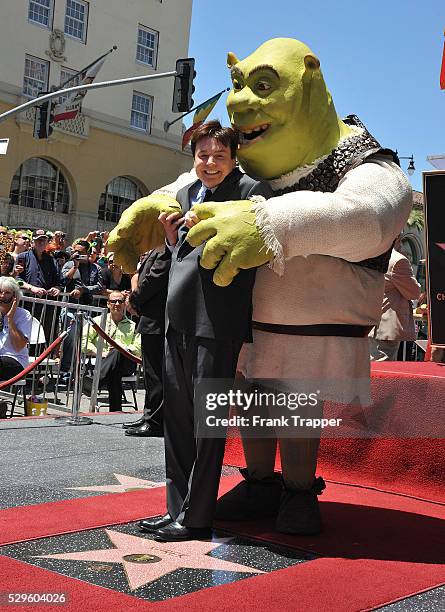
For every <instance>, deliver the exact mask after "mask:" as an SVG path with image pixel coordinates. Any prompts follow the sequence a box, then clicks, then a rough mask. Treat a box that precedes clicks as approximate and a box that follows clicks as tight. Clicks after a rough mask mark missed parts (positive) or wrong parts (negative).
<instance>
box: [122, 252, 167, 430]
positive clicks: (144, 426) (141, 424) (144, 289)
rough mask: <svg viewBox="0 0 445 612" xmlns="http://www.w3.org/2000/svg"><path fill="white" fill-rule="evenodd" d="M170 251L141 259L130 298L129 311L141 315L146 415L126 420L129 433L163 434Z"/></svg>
mask: <svg viewBox="0 0 445 612" xmlns="http://www.w3.org/2000/svg"><path fill="white" fill-rule="evenodd" d="M170 263H171V253H170V251H169V250H168V249H167V248H166V249H164V250H163V251H162V252H161V251H157V250H153V251H151V252H150V253H149V254H148V255H147V256H146V258H145V259H144V260H143V261H142V263H141V267H140V268H139V272H138V282H137V288H136V289H135V290H134V291H132V293H131V294H130V296H129V298H128V303H129V306H130V311H131V312H134V313H136V314H139V315H140V319H139V323H138V327H137V331H138V332H139V333H140V334H141V339H142V361H143V368H144V381H145V404H144V416H143V417H142V418H141V419H139V420H138V421H134V422H132V423H124V425H123V428H124V429H126V432H125V435H126V436H140V437H147V436H162V435H163V395H164V394H163V388H162V378H163V373H162V371H163V363H164V337H165V302H166V300H167V286H168V273H169V270H170Z"/></svg>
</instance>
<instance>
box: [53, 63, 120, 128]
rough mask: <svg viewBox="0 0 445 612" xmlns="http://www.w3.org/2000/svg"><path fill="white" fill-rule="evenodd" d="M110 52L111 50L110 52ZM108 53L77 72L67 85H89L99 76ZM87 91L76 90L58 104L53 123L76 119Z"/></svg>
mask: <svg viewBox="0 0 445 612" xmlns="http://www.w3.org/2000/svg"><path fill="white" fill-rule="evenodd" d="M108 53H109V52H108ZM108 53H105V55H102V56H101V57H100V58H99V59H97V60H96V61H95V62H93V63H92V64H90V65H89V66H87V67H86V68H84V69H83V70H81V71H80V72H78V73H77V74H75V75H74V76H73V77H71V79H69V81H67V82H66V83H65V84H64V85H65V87H67V86H68V87H74V86H75V85H89V84H90V83H92V82H93V81H94V79H95V78H96V76H97V73H98V72H99V70H100V69H101V68H102V66H103V65H104V62H105V60H106V57H107V55H108ZM87 93H88V90H87V91H74V92H73V93H71V94H70V95H69V96H68V97H67V99H66V100H65V101H64V102H62V103H61V104H56V106H55V108H54V119H53V121H52V123H57V122H58V121H65V120H67V119H75V118H76V117H77V113H78V112H79V111H80V107H81V105H82V101H83V99H84V98H85V96H86V95H87Z"/></svg>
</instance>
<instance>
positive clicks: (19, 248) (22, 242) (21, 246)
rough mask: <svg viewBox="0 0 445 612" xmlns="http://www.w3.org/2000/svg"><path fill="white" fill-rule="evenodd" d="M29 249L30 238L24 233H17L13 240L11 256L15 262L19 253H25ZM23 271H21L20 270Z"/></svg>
mask: <svg viewBox="0 0 445 612" xmlns="http://www.w3.org/2000/svg"><path fill="white" fill-rule="evenodd" d="M30 248H31V238H30V236H29V234H27V233H26V232H23V231H21V232H17V234H16V235H15V239H14V250H13V251H12V256H13V257H14V259H15V260H16V259H17V257H18V256H19V255H20V253H26V251H29V249H30ZM21 271H23V270H21Z"/></svg>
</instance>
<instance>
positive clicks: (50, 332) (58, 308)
mask: <svg viewBox="0 0 445 612" xmlns="http://www.w3.org/2000/svg"><path fill="white" fill-rule="evenodd" d="M71 299H73V298H70V297H69V294H67V293H61V294H60V295H59V296H58V298H56V299H40V298H36V297H30V296H28V295H25V296H24V297H23V299H22V300H21V301H20V303H19V306H21V307H23V308H26V309H27V310H29V312H30V313H31V315H32V317H33V325H32V332H31V338H30V342H29V349H30V360H31V361H32V360H33V359H35V358H36V357H37V356H38V355H40V354H41V353H42V351H43V350H44V349H45V348H46V347H47V346H48V345H49V344H50V343H51V342H52V341H53V340H54V339H55V338H57V337H58V336H59V335H60V334H61V333H62V332H63V331H65V330H69V332H70V333H69V334H68V337H67V338H65V340H64V342H63V346H62V349H61V351H60V353H59V354H53V355H51V356H50V358H47V359H45V360H44V361H43V362H42V364H40V365H39V367H38V368H36V369H35V370H33V371H32V373H31V374H30V375H29V376H30V378H29V379H27V382H28V384H29V385H30V386H31V389H30V391H29V393H30V394H32V395H39V396H40V397H42V399H43V401H47V402H48V407H50V408H53V409H55V410H62V411H63V410H65V411H68V410H69V404H70V396H71V394H72V393H73V387H74V384H73V383H74V382H75V377H74V376H73V373H74V372H75V371H79V372H80V379H81V380H82V379H83V376H84V374H85V368H86V360H85V352H84V351H83V352H82V363H81V366H80V370H78V366H77V364H76V362H75V354H76V332H75V329H76V327H75V325H74V322H75V320H76V314H77V313H79V312H82V313H84V315H85V317H84V320H85V321H87V319H88V317H91V318H95V317H98V316H100V323H99V324H100V326H101V327H105V322H106V317H107V309H106V308H101V307H99V306H86V305H84V304H79V303H78V302H77V301H74V302H72V301H68V300H71ZM71 325H73V327H72V328H71ZM89 327H90V324H89V323H88V322H86V325H85V330H84V334H85V336H86V334H87V333H88V331H89ZM83 346H84V345H83ZM102 349H103V340H102V338H100V337H99V339H98V343H97V356H96V357H97V358H96V367H95V368H94V370H93V372H92V378H93V381H92V390H91V399H90V412H95V411H96V405H97V394H98V387H99V377H100V364H101V362H102ZM64 350H65V355H64V354H63V351H64ZM69 352H71V354H69ZM62 365H64V368H63V371H65V372H67V376H66V377H65V378H64V379H63V380H62V378H61V371H62V370H61V366H62ZM80 382H81V381H80V380H78V381H77V384H79V383H80ZM63 396H64V398H63V399H62V397H63ZM79 397H80V395H79ZM73 401H74V394H73ZM76 410H77V411H78V410H79V406H77V407H76Z"/></svg>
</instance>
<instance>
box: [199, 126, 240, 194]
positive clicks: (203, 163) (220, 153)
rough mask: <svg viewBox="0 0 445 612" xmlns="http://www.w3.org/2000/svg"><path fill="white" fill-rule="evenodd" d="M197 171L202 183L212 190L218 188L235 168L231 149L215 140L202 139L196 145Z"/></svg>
mask: <svg viewBox="0 0 445 612" xmlns="http://www.w3.org/2000/svg"><path fill="white" fill-rule="evenodd" d="M194 164H195V171H196V175H197V177H198V178H199V179H200V180H201V182H202V183H203V184H204V185H205V186H206V187H208V188H209V189H212V188H213V187H216V186H217V185H219V184H220V183H222V182H223V180H224V179H225V178H226V176H228V175H229V174H230V173H231V172H232V170H233V169H234V168H235V159H233V158H232V154H231V151H230V147H225V146H224V145H223V144H221V143H219V142H218V141H217V140H216V139H215V138H209V137H206V138H201V139H200V140H198V142H197V143H196V149H195V162H194Z"/></svg>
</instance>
